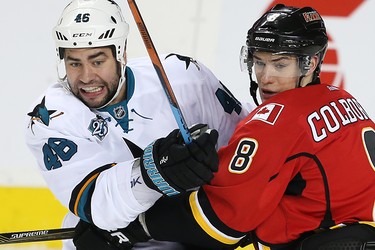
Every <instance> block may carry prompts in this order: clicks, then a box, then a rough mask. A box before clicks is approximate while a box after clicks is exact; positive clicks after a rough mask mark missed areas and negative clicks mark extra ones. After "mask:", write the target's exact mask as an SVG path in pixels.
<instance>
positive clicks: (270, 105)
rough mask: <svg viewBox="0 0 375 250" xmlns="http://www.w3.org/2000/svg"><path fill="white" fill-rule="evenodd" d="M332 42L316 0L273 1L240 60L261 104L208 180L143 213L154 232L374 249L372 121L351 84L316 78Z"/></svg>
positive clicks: (259, 243)
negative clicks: (309, 1) (301, 1)
mask: <svg viewBox="0 0 375 250" xmlns="http://www.w3.org/2000/svg"><path fill="white" fill-rule="evenodd" d="M327 44H328V38H327V34H326V29H325V25H324V22H323V20H322V18H321V16H320V15H319V14H318V12H317V11H316V10H314V9H312V8H310V7H304V8H294V7H288V6H284V5H276V6H275V7H274V8H272V9H271V10H270V11H268V12H267V13H265V14H264V15H263V16H262V17H261V18H260V19H259V20H258V21H257V22H255V24H254V25H253V27H252V28H251V29H250V30H249V31H248V35H247V47H246V48H244V49H243V50H242V52H243V54H242V56H241V58H242V60H243V62H244V63H245V65H246V68H247V69H248V71H249V74H250V81H251V89H250V92H251V95H252V96H253V98H254V100H255V101H256V102H257V100H256V99H257V98H256V95H257V93H259V95H260V99H261V100H262V104H261V105H260V106H258V108H256V109H255V110H254V111H253V112H251V113H250V115H249V116H248V117H247V118H245V119H244V120H243V121H242V122H241V123H240V124H239V125H238V126H237V128H236V130H235V132H234V134H233V136H232V138H231V139H230V141H229V143H228V145H227V146H224V147H222V148H221V149H220V150H219V152H218V154H219V161H220V166H219V171H218V172H217V173H216V174H215V177H214V179H213V180H212V181H211V183H210V184H207V185H204V186H203V187H201V188H200V189H199V190H197V191H192V192H190V193H186V194H184V195H182V196H179V197H177V198H172V199H161V200H159V201H158V202H156V204H155V205H154V206H153V207H152V208H151V209H149V210H148V211H146V212H145V213H144V214H142V215H141V216H140V218H139V219H140V221H141V224H142V225H143V227H144V228H145V229H147V230H146V231H147V233H148V234H149V235H150V236H151V237H152V238H155V239H158V240H170V241H178V242H183V243H185V244H188V245H190V246H192V247H191V249H234V248H236V247H237V246H239V245H246V244H249V243H253V244H254V247H255V248H256V249H258V248H259V249H306V250H307V249H358V250H359V249H370V246H369V245H370V244H371V243H370V241H371V240H372V241H375V230H374V229H373V228H372V227H371V226H368V225H367V224H357V222H359V221H369V222H373V221H374V216H375V210H374V202H375V185H374V184H375V124H374V122H373V121H372V120H371V119H370V117H369V116H368V115H367V113H366V111H365V109H364V108H363V107H362V106H361V104H360V103H359V102H358V100H356V99H355V98H354V97H353V96H352V95H350V94H349V93H348V92H346V91H345V90H343V89H339V88H337V87H335V86H331V85H327V84H324V83H320V79H319V73H320V68H321V64H322V62H323V58H324V54H325V52H326V49H327ZM253 78H254V79H256V81H255V80H253ZM257 89H259V91H257ZM335 225H346V226H342V227H339V228H338V229H334V230H329V229H330V228H331V227H333V226H335ZM318 231H319V233H317V232H318ZM350 245H351V246H352V248H345V247H348V246H350ZM297 246H298V248H297ZM319 247H320V248H319ZM329 247H336V248H329ZM337 247H338V248H337ZM366 247H367V248H366ZM371 249H373V248H371Z"/></svg>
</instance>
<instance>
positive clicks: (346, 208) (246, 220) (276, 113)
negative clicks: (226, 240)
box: [197, 84, 375, 243]
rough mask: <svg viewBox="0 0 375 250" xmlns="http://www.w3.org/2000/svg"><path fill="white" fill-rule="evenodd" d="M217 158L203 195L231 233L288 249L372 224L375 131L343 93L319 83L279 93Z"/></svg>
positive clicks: (244, 124) (252, 116) (245, 122)
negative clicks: (316, 236) (302, 239)
mask: <svg viewBox="0 0 375 250" xmlns="http://www.w3.org/2000/svg"><path fill="white" fill-rule="evenodd" d="M219 157H220V167H219V169H220V170H219V172H218V173H217V175H216V176H215V178H214V180H213V181H212V183H211V185H208V186H205V187H204V192H205V193H206V196H207V197H208V200H209V204H210V206H211V207H212V209H213V210H214V212H215V214H216V215H217V217H218V218H219V219H220V220H221V221H222V222H224V224H225V225H227V226H228V227H230V228H232V229H235V230H238V231H241V232H246V231H250V230H255V231H256V234H257V236H258V237H259V238H260V239H261V240H262V241H265V242H269V243H285V242H289V241H291V240H294V239H297V238H298V237H299V236H300V235H301V233H303V232H306V231H310V230H314V229H316V228H319V227H321V226H332V225H334V224H338V223H342V222H353V221H357V220H367V221H373V220H374V201H375V168H374V166H375V125H374V122H373V121H371V120H370V118H369V117H368V115H367V114H366V112H365V110H364V109H363V108H362V106H361V105H360V104H359V103H358V101H357V100H356V99H354V98H353V97H352V96H351V95H350V94H348V93H347V92H346V91H344V90H341V89H338V88H336V87H332V86H328V85H323V84H319V85H313V86H308V87H305V88H298V89H293V90H290V91H285V92H283V93H281V94H278V95H277V96H276V97H274V98H272V99H271V100H270V101H269V102H266V103H264V104H262V105H261V106H259V107H258V108H257V109H255V110H254V111H253V112H252V113H251V114H250V115H249V116H248V117H247V118H246V119H245V120H243V121H242V122H241V124H240V125H239V126H238V127H237V129H236V131H235V133H234V135H233V136H232V138H231V140H230V142H229V144H228V146H226V147H223V148H221V149H220V151H219ZM202 204H205V203H202ZM197 205H198V206H199V202H198V203H197ZM201 209H202V210H203V213H204V210H205V208H204V207H202V208H201ZM208 219H209V220H210V218H208ZM214 224H215V223H214Z"/></svg>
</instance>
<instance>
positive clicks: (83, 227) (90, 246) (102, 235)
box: [73, 219, 150, 250]
mask: <svg viewBox="0 0 375 250" xmlns="http://www.w3.org/2000/svg"><path fill="white" fill-rule="evenodd" d="M149 239H150V237H149V236H148V235H147V234H146V232H145V231H144V229H143V227H142V225H141V224H140V222H139V221H138V219H136V220H135V221H133V222H131V223H130V224H129V225H128V227H126V228H123V229H118V230H116V231H106V230H102V229H100V228H98V227H96V226H94V225H93V224H90V223H87V222H85V221H83V220H80V222H79V223H78V224H77V226H76V228H75V233H74V237H73V243H74V245H75V246H76V248H77V250H129V249H132V247H133V245H134V244H135V243H137V242H145V241H148V240H149Z"/></svg>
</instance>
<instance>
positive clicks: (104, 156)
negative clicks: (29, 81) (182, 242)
mask: <svg viewBox="0 0 375 250" xmlns="http://www.w3.org/2000/svg"><path fill="white" fill-rule="evenodd" d="M48 97H49V98H50V99H48ZM53 97H54V96H47V98H46V100H53V99H54V98H53ZM54 100H58V98H55V99H54ZM54 104H55V103H53V102H46V103H45V106H46V107H47V108H48V109H51V110H52V109H53V110H58V111H57V112H60V110H61V114H62V115H60V116H58V117H56V118H55V119H54V120H51V121H50V123H49V124H46V123H44V124H43V123H40V122H35V123H34V124H32V128H31V126H30V125H29V127H28V128H27V131H26V143H27V145H28V147H29V149H30V151H31V153H32V154H33V156H34V157H35V159H36V162H37V164H38V166H39V169H40V172H41V174H42V176H43V178H44V180H45V181H46V184H47V186H48V188H49V189H50V190H51V191H52V193H53V194H54V195H55V197H56V198H57V199H58V200H59V201H60V202H61V204H62V205H63V206H65V207H66V208H68V209H69V210H71V212H73V213H74V214H75V215H76V216H78V217H80V218H81V219H83V220H86V221H89V222H93V223H94V224H95V225H97V226H98V227H100V228H103V229H107V230H112V229H117V228H123V227H126V226H127V225H128V223H130V222H131V221H133V220H134V219H135V218H136V217H137V216H138V215H139V214H140V213H142V212H144V211H145V210H147V209H148V208H149V207H150V206H151V205H153V203H154V202H155V200H156V199H155V200H153V201H152V200H150V203H148V204H140V203H139V202H138V201H137V200H136V198H135V197H134V195H133V192H132V189H131V187H132V180H133V179H132V178H133V176H132V166H133V163H134V157H133V156H132V155H131V153H130V151H127V150H125V147H124V146H122V145H112V147H109V148H104V147H103V146H102V145H101V144H100V143H98V142H96V141H95V140H92V139H89V138H91V136H90V134H88V133H90V132H89V131H88V129H87V126H88V125H87V124H89V121H90V120H88V121H87V119H85V110H83V109H78V111H77V114H74V109H72V110H73V111H72V110H67V109H63V107H61V105H60V106H59V105H54ZM76 104H77V103H76ZM76 106H77V105H76ZM68 111H71V112H68ZM87 113H90V112H87ZM91 115H92V113H91ZM51 117H52V116H51ZM90 119H91V118H90ZM115 146H116V147H117V148H118V150H119V151H116V152H117V153H116V152H115V151H114V150H113V147H115ZM116 159H117V160H116ZM119 159H129V160H126V161H125V160H124V161H120V160H119ZM116 161H117V162H116ZM155 198H156V197H155Z"/></svg>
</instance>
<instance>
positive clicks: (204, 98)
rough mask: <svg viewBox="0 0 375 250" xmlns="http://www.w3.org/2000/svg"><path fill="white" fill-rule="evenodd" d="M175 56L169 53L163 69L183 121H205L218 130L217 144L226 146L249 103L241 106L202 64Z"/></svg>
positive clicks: (192, 122)
mask: <svg viewBox="0 0 375 250" xmlns="http://www.w3.org/2000/svg"><path fill="white" fill-rule="evenodd" d="M179 58H180V59H178V57H177V56H171V57H168V58H167V60H165V62H166V63H167V64H166V72H167V74H168V78H169V80H170V82H171V84H172V88H173V91H174V93H175V95H176V99H177V101H178V102H179V104H180V108H181V111H182V113H183V115H184V117H185V119H186V121H189V123H190V124H194V123H202V122H204V123H207V124H208V125H209V127H210V128H215V129H217V130H218V132H219V135H220V136H219V139H218V146H219V147H221V146H223V145H226V144H227V142H228V140H229V138H230V136H231V135H232V133H233V131H234V129H235V127H236V125H237V124H238V123H239V122H240V121H241V120H242V119H243V118H245V117H246V115H247V114H248V112H249V110H248V109H251V108H249V107H250V106H249V105H245V106H246V108H243V105H242V103H241V102H240V101H238V100H237V99H236V98H235V97H234V95H233V94H232V93H231V92H230V90H229V89H228V88H227V87H226V86H225V85H224V84H223V83H222V82H221V81H220V80H219V79H218V78H217V77H216V76H215V75H214V74H213V73H212V72H211V70H210V69H209V68H207V67H206V66H205V65H204V64H202V63H201V62H198V61H195V60H194V59H192V58H187V57H179ZM187 90H189V91H187ZM192 100H194V101H192Z"/></svg>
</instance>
